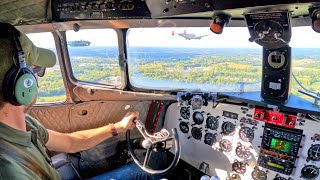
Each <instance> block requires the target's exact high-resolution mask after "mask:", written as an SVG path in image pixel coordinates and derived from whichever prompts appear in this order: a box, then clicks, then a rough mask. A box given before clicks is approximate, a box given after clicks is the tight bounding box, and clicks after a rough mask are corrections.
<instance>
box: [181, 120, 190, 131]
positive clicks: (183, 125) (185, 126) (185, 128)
mask: <svg viewBox="0 0 320 180" xmlns="http://www.w3.org/2000/svg"><path fill="white" fill-rule="evenodd" d="M179 127H180V130H181V132H183V133H188V132H189V126H188V123H186V122H183V121H182V122H180V124H179Z"/></svg>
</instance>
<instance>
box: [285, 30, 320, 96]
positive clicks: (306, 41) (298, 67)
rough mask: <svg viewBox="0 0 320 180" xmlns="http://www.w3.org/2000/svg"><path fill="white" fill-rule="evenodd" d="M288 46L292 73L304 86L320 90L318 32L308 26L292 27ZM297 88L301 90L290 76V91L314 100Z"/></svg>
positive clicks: (314, 90)
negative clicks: (290, 54) (290, 53)
mask: <svg viewBox="0 0 320 180" xmlns="http://www.w3.org/2000/svg"><path fill="white" fill-rule="evenodd" d="M290 46H291V47H292V72H293V74H294V75H295V77H296V78H297V79H298V81H300V83H301V84H302V85H303V86H304V87H305V88H307V89H308V90H310V91H313V92H317V93H318V92H320V89H319V87H320V34H319V33H316V32H314V31H313V30H312V28H311V27H310V26H307V27H295V28H292V38H291V42H290ZM299 89H300V90H303V89H302V88H301V86H299V85H298V83H297V82H296V81H295V80H294V78H292V85H291V93H292V94H296V95H298V96H301V97H303V98H306V99H308V100H310V101H314V100H313V99H312V98H310V97H309V96H306V95H303V94H301V93H299V92H298V90H299ZM303 91H305V90H303Z"/></svg>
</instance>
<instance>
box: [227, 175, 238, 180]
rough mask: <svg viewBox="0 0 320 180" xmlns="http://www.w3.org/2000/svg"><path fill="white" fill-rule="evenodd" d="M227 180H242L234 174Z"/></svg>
mask: <svg viewBox="0 0 320 180" xmlns="http://www.w3.org/2000/svg"><path fill="white" fill-rule="evenodd" d="M227 180H241V177H240V175H239V174H232V175H231V176H229V177H227Z"/></svg>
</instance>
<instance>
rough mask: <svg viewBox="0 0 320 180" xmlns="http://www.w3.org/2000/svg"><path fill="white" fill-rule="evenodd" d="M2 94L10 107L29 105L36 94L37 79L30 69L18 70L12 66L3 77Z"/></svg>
mask: <svg viewBox="0 0 320 180" xmlns="http://www.w3.org/2000/svg"><path fill="white" fill-rule="evenodd" d="M18 73H19V74H18ZM3 93H4V97H5V99H6V100H7V101H8V102H9V103H11V104H12V105H15V106H20V105H26V106H28V105H30V104H31V103H32V102H33V101H34V100H35V99H36V97H37V93H38V83H37V79H36V77H35V76H34V74H33V72H32V71H31V70H30V68H22V69H19V68H17V67H15V66H13V67H12V68H11V69H10V70H9V71H8V72H7V74H6V76H5V79H4V83H3Z"/></svg>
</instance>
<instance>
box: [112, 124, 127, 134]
mask: <svg viewBox="0 0 320 180" xmlns="http://www.w3.org/2000/svg"><path fill="white" fill-rule="evenodd" d="M114 127H115V129H116V131H117V133H122V132H126V130H125V129H124V128H123V127H122V125H121V123H119V122H118V123H115V124H114Z"/></svg>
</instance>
